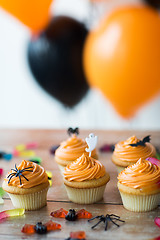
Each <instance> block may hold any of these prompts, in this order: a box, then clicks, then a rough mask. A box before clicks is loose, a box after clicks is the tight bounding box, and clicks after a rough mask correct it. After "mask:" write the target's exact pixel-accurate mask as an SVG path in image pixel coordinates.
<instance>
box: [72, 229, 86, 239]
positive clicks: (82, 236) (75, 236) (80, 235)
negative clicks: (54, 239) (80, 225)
mask: <svg viewBox="0 0 160 240" xmlns="http://www.w3.org/2000/svg"><path fill="white" fill-rule="evenodd" d="M70 238H71V239H85V238H86V234H85V232H84V231H78V232H71V233H70Z"/></svg>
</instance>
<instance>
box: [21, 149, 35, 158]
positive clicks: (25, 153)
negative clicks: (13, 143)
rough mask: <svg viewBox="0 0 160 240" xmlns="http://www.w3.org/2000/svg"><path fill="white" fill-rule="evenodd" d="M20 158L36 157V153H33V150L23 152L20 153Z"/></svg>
mask: <svg viewBox="0 0 160 240" xmlns="http://www.w3.org/2000/svg"><path fill="white" fill-rule="evenodd" d="M19 156H20V157H34V156H35V152H34V151H32V150H28V151H21V152H19Z"/></svg>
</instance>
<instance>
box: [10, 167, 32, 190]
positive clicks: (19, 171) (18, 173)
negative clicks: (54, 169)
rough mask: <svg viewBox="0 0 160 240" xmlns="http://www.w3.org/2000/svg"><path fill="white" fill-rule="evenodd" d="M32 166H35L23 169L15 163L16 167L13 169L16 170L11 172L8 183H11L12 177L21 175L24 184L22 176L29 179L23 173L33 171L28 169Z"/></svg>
mask: <svg viewBox="0 0 160 240" xmlns="http://www.w3.org/2000/svg"><path fill="white" fill-rule="evenodd" d="M30 168H33V167H28V168H23V169H22V170H20V169H18V168H17V166H16V164H15V169H13V168H12V169H11V170H12V171H14V172H13V173H10V174H9V175H8V176H7V178H9V180H8V184H9V183H10V181H11V179H12V178H13V177H19V181H20V185H22V181H21V176H22V177H24V178H25V179H26V180H27V181H29V180H28V179H27V178H26V177H25V176H24V175H23V174H22V173H23V172H25V171H26V172H32V170H28V169H30Z"/></svg>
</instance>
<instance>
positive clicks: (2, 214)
mask: <svg viewBox="0 0 160 240" xmlns="http://www.w3.org/2000/svg"><path fill="white" fill-rule="evenodd" d="M24 212H25V209H24V208H17V209H12V210H6V211H3V212H0V220H1V219H4V218H8V217H16V216H22V215H23V214H24Z"/></svg>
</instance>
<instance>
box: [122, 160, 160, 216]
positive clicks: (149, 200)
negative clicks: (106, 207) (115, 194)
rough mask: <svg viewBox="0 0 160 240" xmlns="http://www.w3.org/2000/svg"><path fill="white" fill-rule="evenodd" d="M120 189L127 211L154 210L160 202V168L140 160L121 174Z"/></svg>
mask: <svg viewBox="0 0 160 240" xmlns="http://www.w3.org/2000/svg"><path fill="white" fill-rule="evenodd" d="M118 189H119V191H120V194H121V198H122V202H123V205H124V207H125V208H126V209H128V210H130V211H134V212H146V211H150V210H153V209H155V208H157V207H158V204H159V200H160V168H159V167H158V166H157V165H154V164H152V163H151V162H149V161H147V160H142V159H139V160H138V161H137V162H136V163H135V164H133V165H131V166H129V167H127V168H125V169H124V170H123V171H122V172H120V174H119V175H118Z"/></svg>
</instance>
